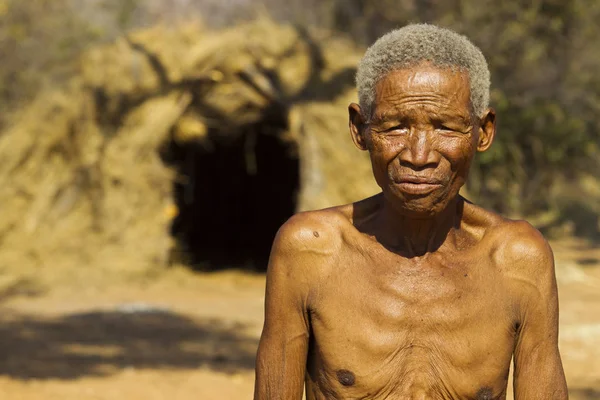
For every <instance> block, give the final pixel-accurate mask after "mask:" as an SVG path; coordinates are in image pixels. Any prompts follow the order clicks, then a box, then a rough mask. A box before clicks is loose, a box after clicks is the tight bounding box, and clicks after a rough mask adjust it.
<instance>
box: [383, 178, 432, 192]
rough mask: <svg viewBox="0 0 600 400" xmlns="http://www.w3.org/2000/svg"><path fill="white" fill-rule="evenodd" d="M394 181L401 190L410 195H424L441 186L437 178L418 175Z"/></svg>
mask: <svg viewBox="0 0 600 400" xmlns="http://www.w3.org/2000/svg"><path fill="white" fill-rule="evenodd" d="M394 183H395V186H396V187H397V188H398V189H400V191H401V192H403V193H405V194H410V195H425V194H428V193H431V192H433V191H434V190H437V189H439V188H441V187H442V186H443V185H442V183H441V182H440V181H438V180H432V179H427V178H420V177H403V178H402V179H398V180H396V181H395V182H394Z"/></svg>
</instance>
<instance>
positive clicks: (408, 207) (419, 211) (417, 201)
mask: <svg viewBox="0 0 600 400" xmlns="http://www.w3.org/2000/svg"><path fill="white" fill-rule="evenodd" d="M457 193H458V192H457ZM457 193H455V194H454V196H453V195H452V193H435V192H434V193H429V194H427V195H423V196H415V195H410V194H406V193H402V192H400V191H398V190H394V188H392V190H390V191H388V192H387V193H386V192H385V191H384V196H385V198H386V199H388V201H390V203H391V204H392V205H393V206H394V208H395V209H397V210H398V211H399V212H400V213H401V214H403V215H406V216H407V217H408V216H410V217H413V218H430V217H433V216H435V215H437V214H439V213H441V212H442V211H444V210H445V209H446V207H448V205H449V204H450V202H451V201H452V200H453V199H454V197H456V194H457Z"/></svg>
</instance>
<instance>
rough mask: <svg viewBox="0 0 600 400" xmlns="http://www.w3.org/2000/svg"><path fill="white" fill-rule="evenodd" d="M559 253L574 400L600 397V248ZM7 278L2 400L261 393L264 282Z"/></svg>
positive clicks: (206, 398) (183, 273)
mask: <svg viewBox="0 0 600 400" xmlns="http://www.w3.org/2000/svg"><path fill="white" fill-rule="evenodd" d="M553 247H554V249H555V254H556V258H557V276H558V280H559V290H560V301H561V320H560V323H561V339H560V345H561V352H562V356H563V362H564V365H565V371H566V374H567V378H568V382H569V388H570V392H571V398H572V399H576V400H577V399H600V248H597V247H596V248H594V247H592V246H590V245H586V244H584V243H582V242H579V241H574V240H571V241H561V242H558V243H554V244H553ZM58 272H60V271H58ZM58 272H56V271H55V273H58ZM2 274H3V275H2V276H1V277H0V278H1V279H2V280H3V282H4V283H5V285H4V287H5V289H4V290H0V307H1V311H2V312H1V314H0V318H1V320H2V321H1V322H2V323H0V337H2V341H1V342H0V351H1V354H2V357H1V358H0V398H1V399H11V400H12V399H15V400H20V399H23V400H32V399H45V400H53V399H60V400H80V399H127V400H136V399H140V400H141V399H144V400H153V399H169V400H191V399H203V400H212V399H214V400H226V399H250V398H251V397H252V388H253V379H254V372H253V364H254V353H255V351H256V346H257V343H258V337H259V334H260V329H261V325H262V316H263V291H264V276H263V275H260V274H254V275H252V274H248V273H243V272H238V271H228V272H219V273H212V274H194V273H191V272H189V271H187V270H186V269H183V268H174V269H171V270H169V271H167V272H164V273H155V274H153V275H152V276H148V277H145V278H144V279H140V278H139V277H138V278H135V279H134V278H132V279H130V280H127V279H125V280H123V279H120V280H116V281H111V280H107V279H106V278H104V279H97V278H96V277H95V276H92V275H90V274H87V273H85V272H78V273H77V274H74V275H73V276H75V277H77V279H71V280H69V279H66V280H60V279H58V280H55V281H53V283H52V285H46V286H44V285H43V284H42V285H41V284H37V283H36V282H35V281H34V280H32V279H28V278H26V277H25V278H23V277H22V276H20V275H18V274H17V275H14V274H13V275H14V276H11V275H10V274H8V273H7V272H6V271H2ZM88 275H90V276H92V278H89V277H88V278H86V276H88ZM9 280H10V282H12V283H11V284H8V283H6V282H8V281H9ZM49 287H51V288H52V289H49Z"/></svg>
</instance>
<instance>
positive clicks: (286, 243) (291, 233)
mask: <svg viewBox="0 0 600 400" xmlns="http://www.w3.org/2000/svg"><path fill="white" fill-rule="evenodd" d="M347 223H348V221H347V218H346V216H345V215H344V213H343V212H341V210H339V209H337V208H333V209H326V210H319V211H309V212H301V213H298V214H295V215H294V216H292V217H291V218H290V219H288V220H287V221H286V222H285V223H284V224H283V225H282V226H281V228H279V231H278V232H277V235H276V236H275V240H274V241H273V246H272V249H271V256H270V258H269V265H268V268H267V293H269V292H270V291H284V292H286V295H287V296H294V295H295V294H296V295H297V296H299V297H300V298H303V299H306V300H305V301H306V303H307V304H308V303H310V302H311V301H310V298H311V297H312V296H311V293H313V292H314V288H316V287H318V286H319V284H320V282H321V280H322V278H323V276H325V275H327V273H328V271H330V269H331V268H332V267H333V266H334V264H335V262H334V261H335V256H336V254H337V253H338V252H339V250H340V249H341V247H342V245H343V230H344V229H345V228H344V224H347ZM277 288H279V289H277Z"/></svg>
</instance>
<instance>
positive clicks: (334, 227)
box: [273, 207, 349, 255]
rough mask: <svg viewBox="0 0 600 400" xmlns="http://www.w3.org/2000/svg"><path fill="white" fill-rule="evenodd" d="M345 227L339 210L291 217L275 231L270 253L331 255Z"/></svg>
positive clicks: (332, 209) (340, 209)
mask: <svg viewBox="0 0 600 400" xmlns="http://www.w3.org/2000/svg"><path fill="white" fill-rule="evenodd" d="M348 223H349V222H348V219H347V217H346V215H345V214H344V213H343V210H342V208H341V207H335V208H329V209H324V210H318V211H306V212H301V213H298V214H295V215H293V216H292V217H291V218H290V219H288V220H287V221H286V222H285V223H284V224H283V225H282V226H281V228H279V230H278V232H277V235H276V236H275V241H274V243H273V251H279V252H284V253H291V254H295V255H297V254H300V253H314V254H320V255H327V254H331V253H332V252H334V251H335V250H337V249H338V248H339V247H340V245H341V242H342V232H343V230H344V228H345V225H346V224H348Z"/></svg>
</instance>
